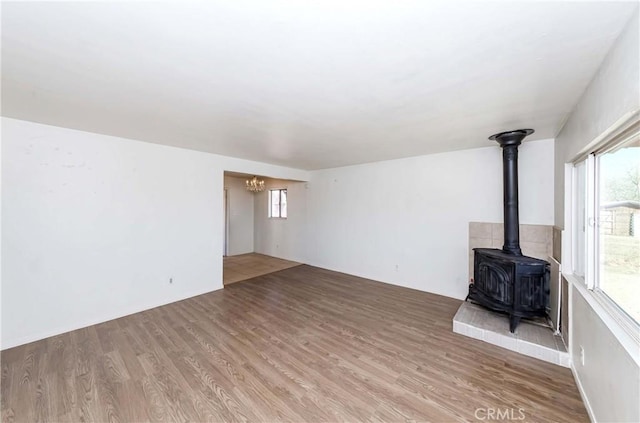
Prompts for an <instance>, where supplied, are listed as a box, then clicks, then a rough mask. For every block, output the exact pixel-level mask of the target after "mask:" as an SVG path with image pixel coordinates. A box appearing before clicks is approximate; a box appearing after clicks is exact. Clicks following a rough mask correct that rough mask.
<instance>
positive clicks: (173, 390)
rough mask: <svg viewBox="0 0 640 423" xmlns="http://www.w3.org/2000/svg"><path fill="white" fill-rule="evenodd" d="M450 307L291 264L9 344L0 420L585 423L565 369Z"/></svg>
mask: <svg viewBox="0 0 640 423" xmlns="http://www.w3.org/2000/svg"><path fill="white" fill-rule="evenodd" d="M459 305H460V302H459V301H457V300H454V299H450V298H445V297H440V296H436V295H432V294H427V293H424V292H419V291H414V290H410V289H406V288H401V287H396V286H391V285H386V284H382V283H377V282H372V281H368V280H365V279H360V278H356V277H353V276H349V275H345V274H340V273H335V272H331V271H328V270H323V269H318V268H314V267H310V266H304V265H303V266H298V267H294V268H290V269H287V270H283V271H280V272H277V273H271V274H268V275H265V276H261V277H259V278H256V279H252V280H249V281H246V282H242V283H236V284H233V285H231V286H229V287H227V288H225V289H224V290H220V291H216V292H213V293H210V294H205V295H201V296H198V297H194V298H190V299H188V300H184V301H180V302H177V303H173V304H169V305H167V306H163V307H159V308H155V309H153V310H149V311H145V312H142V313H137V314H134V315H131V316H127V317H124V318H121V319H117V320H113V321H110V322H107V323H102V324H99V325H95V326H91V327H88V328H85V329H80V330H77V331H73V332H69V333H65V334H62V335H59V336H55V337H52V338H48V339H45V340H42V341H38V342H34V343H32V344H28V345H24V346H21V347H17V348H13V349H10V350H6V351H3V352H2V354H1V356H0V358H1V360H2V383H1V397H2V421H4V422H7V421H18V422H32V421H100V422H106V421H121V422H138V421H187V420H191V421H216V422H245V421H262V422H274V421H287V422H319V421H327V422H357V421H384V422H395V421H406V420H417V421H446V422H450V421H473V420H477V419H478V417H479V418H482V417H485V416H486V413H487V409H493V410H512V411H508V412H510V413H511V415H512V416H514V417H516V418H517V417H520V416H521V415H522V414H523V415H524V416H525V420H524V421H538V422H542V421H588V417H587V414H586V411H585V408H584V406H583V404H582V401H581V400H580V396H579V394H578V391H577V389H576V386H575V383H574V381H573V378H572V376H571V373H570V371H569V370H568V369H565V368H561V367H558V366H554V365H552V364H549V363H545V362H542V361H539V360H536V359H533V358H529V357H524V356H521V355H518V354H516V353H514V352H511V351H507V350H504V349H501V348H498V347H495V346H493V345H489V344H485V343H483V342H480V341H476V340H474V339H470V338H466V337H464V336H460V335H457V334H454V333H453V332H452V330H451V326H452V323H451V320H452V317H453V315H454V314H455V312H456V310H457V308H458V306H459ZM520 409H521V410H522V414H519V410H520ZM476 410H480V411H479V412H477V411H476ZM504 412H505V411H503V413H504Z"/></svg>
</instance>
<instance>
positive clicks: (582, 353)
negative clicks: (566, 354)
mask: <svg viewBox="0 0 640 423" xmlns="http://www.w3.org/2000/svg"><path fill="white" fill-rule="evenodd" d="M580 364H582V365H583V366H584V347H582V345H580Z"/></svg>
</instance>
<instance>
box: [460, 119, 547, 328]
mask: <svg viewBox="0 0 640 423" xmlns="http://www.w3.org/2000/svg"><path fill="white" fill-rule="evenodd" d="M532 133H533V129H519V130H516V131H509V132H501V133H499V134H495V135H492V136H491V137H489V139H490V140H495V141H497V142H498V143H499V144H500V146H501V147H502V172H503V191H504V245H503V247H502V250H499V249H495V248H474V249H473V251H474V264H473V283H471V284H470V285H469V295H468V296H467V299H468V300H471V301H473V302H475V303H478V304H480V305H482V306H484V307H487V308H489V309H492V310H496V311H501V312H505V313H507V314H509V330H510V331H511V332H514V331H515V330H516V327H517V326H518V323H519V322H520V319H521V318H523V317H535V316H545V315H546V314H547V307H548V303H549V263H548V262H546V261H544V260H539V259H536V258H533V257H526V256H523V255H522V251H521V250H520V222H519V216H518V146H519V145H520V144H521V143H522V140H523V139H524V137H526V136H527V135H530V134H532Z"/></svg>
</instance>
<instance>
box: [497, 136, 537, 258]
mask: <svg viewBox="0 0 640 423" xmlns="http://www.w3.org/2000/svg"><path fill="white" fill-rule="evenodd" d="M533 132H534V131H533V129H518V130H515V131H508V132H501V133H499V134H495V135H492V136H490V137H489V139H490V140H493V141H497V142H498V144H500V147H502V178H503V190H504V245H503V247H502V251H504V252H505V253H507V254H512V255H514V256H521V255H522V250H521V249H520V218H519V216H518V146H519V145H520V144H521V143H522V140H523V139H524V137H526V136H527V135H531V134H533Z"/></svg>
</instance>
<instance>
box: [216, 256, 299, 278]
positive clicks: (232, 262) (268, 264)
mask: <svg viewBox="0 0 640 423" xmlns="http://www.w3.org/2000/svg"><path fill="white" fill-rule="evenodd" d="M295 266H300V263H296V262H295V261H289V260H283V259H280V258H277V257H271V256H266V255H264V254H258V253H249V254H241V255H237V256H228V257H224V258H223V272H222V274H223V276H222V283H223V284H224V285H229V284H232V283H235V282H240V281H244V280H247V279H251V278H255V277H256V276H262V275H266V274H267V273H272V272H277V271H279V270H284V269H289V268H290V267H295Z"/></svg>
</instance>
